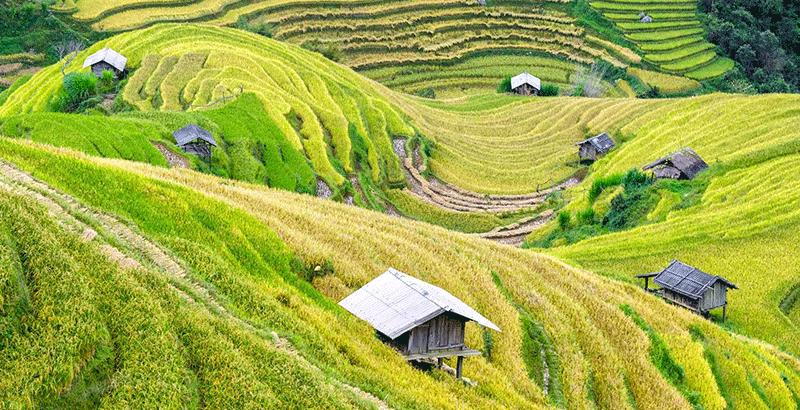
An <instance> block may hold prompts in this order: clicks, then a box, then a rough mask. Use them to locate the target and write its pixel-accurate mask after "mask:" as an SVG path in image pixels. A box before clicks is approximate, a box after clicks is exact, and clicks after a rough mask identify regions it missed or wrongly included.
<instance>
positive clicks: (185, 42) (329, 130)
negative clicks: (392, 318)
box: [0, 25, 798, 194]
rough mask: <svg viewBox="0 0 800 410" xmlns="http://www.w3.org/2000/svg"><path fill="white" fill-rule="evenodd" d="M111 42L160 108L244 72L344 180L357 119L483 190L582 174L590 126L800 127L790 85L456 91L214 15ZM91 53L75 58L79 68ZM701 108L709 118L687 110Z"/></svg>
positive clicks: (319, 160) (19, 93) (20, 96)
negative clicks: (389, 76)
mask: <svg viewBox="0 0 800 410" xmlns="http://www.w3.org/2000/svg"><path fill="white" fill-rule="evenodd" d="M104 45H110V46H113V47H117V48H119V49H120V50H121V51H123V52H125V53H127V54H128V55H129V58H130V60H129V64H130V66H131V67H136V66H139V65H141V68H139V70H138V71H136V72H135V73H134V74H133V76H132V78H131V79H130V80H129V84H128V86H127V88H126V90H125V92H124V96H125V98H126V100H128V101H130V102H132V103H134V104H137V105H139V106H140V107H143V108H148V104H149V106H150V107H152V105H153V101H154V100H155V101H156V102H159V99H160V104H157V108H160V109H169V108H177V107H185V106H187V105H188V104H205V103H207V102H210V101H213V100H215V99H217V98H219V97H222V96H223V95H230V93H233V92H236V91H238V90H239V87H240V86H241V87H243V88H244V90H245V91H246V92H253V93H255V94H256V95H258V96H259V98H260V99H261V100H262V101H264V107H265V109H266V111H267V113H268V114H269V115H270V117H271V118H272V119H273V120H274V122H275V123H276V124H277V125H278V127H279V129H280V130H281V131H282V132H283V133H284V135H285V136H286V138H287V140H288V141H290V142H291V143H292V144H293V145H294V146H295V147H296V148H298V149H300V150H303V151H304V152H305V154H306V155H307V156H308V157H309V158H310V159H311V161H312V163H313V165H314V168H315V170H316V172H317V174H318V175H321V176H323V177H325V178H326V179H327V180H329V181H330V182H331V183H332V184H335V185H338V184H340V183H341V182H342V181H343V180H344V176H343V175H342V174H341V173H339V172H338V171H337V170H335V169H334V167H333V166H332V165H331V164H332V163H331V161H332V159H331V158H333V159H335V160H336V161H338V162H339V163H340V164H341V165H342V167H343V171H344V172H345V173H347V172H350V170H351V169H352V167H354V164H353V162H352V160H351V158H352V146H351V140H350V138H349V137H348V130H349V126H350V125H351V124H352V125H353V126H355V127H356V130H357V131H358V132H359V133H360V134H361V135H364V136H368V137H369V138H367V139H366V142H367V144H368V146H367V150H368V156H369V161H370V165H375V164H377V165H378V166H372V167H371V168H372V170H373V172H381V171H380V170H381V169H385V170H386V171H385V172H386V175H387V179H388V180H389V181H399V180H402V178H403V176H402V172H401V169H400V164H399V161H397V158H396V157H395V156H394V155H393V152H392V149H391V144H390V140H389V137H390V136H391V135H413V134H414V133H415V130H418V131H419V132H420V133H421V134H422V135H423V136H424V137H426V138H427V139H429V140H431V141H432V142H433V143H434V144H433V152H434V155H433V158H432V160H431V164H430V165H431V170H432V172H434V173H435V174H436V175H438V176H439V177H441V178H442V179H444V180H446V181H447V182H450V183H453V184H455V185H458V186H460V187H462V188H464V189H468V190H472V191H476V192H484V193H505V194H521V193H529V192H532V191H534V190H536V189H537V188H543V187H545V186H547V185H551V184H552V183H553V182H555V183H558V182H560V181H562V180H564V179H566V178H567V177H569V176H570V175H571V174H573V173H574V172H575V171H576V170H577V168H575V167H574V164H571V163H572V162H574V161H575V160H576V155H575V152H576V151H575V149H574V147H573V145H572V144H574V143H575V142H576V141H580V140H582V139H584V138H585V137H586V136H587V135H594V134H598V133H600V132H603V131H608V132H609V133H611V135H613V136H615V137H616V138H617V139H619V138H620V137H624V138H626V139H627V138H629V137H634V136H640V135H644V134H645V133H647V135H650V136H649V137H648V138H651V139H652V138H654V137H657V139H656V140H652V141H653V142H652V143H653V145H652V147H670V148H672V147H675V148H678V147H680V146H683V145H689V144H690V143H691V144H693V145H694V148H695V149H700V148H705V147H709V148H710V149H711V152H710V153H709V154H708V155H711V156H712V157H714V158H716V157H717V156H719V157H720V158H721V159H725V158H726V156H730V155H735V154H738V153H743V152H747V151H751V150H756V149H759V148H763V147H764V146H765V144H769V143H772V142H780V141H786V140H789V139H791V138H794V137H793V135H794V134H793V133H792V126H791V125H787V121H785V118H784V117H786V116H788V117H789V118H792V117H791V113H792V112H793V110H794V109H795V107H796V106H797V104H798V102H797V100H796V98H795V97H792V96H782V95H776V96H758V97H749V98H745V97H739V96H728V95H709V96H702V97H697V98H691V99H663V100H662V99H659V100H630V99H589V98H568V97H561V98H546V99H526V98H521V97H512V96H497V95H485V96H479V97H474V98H472V99H470V100H469V101H467V102H464V103H453V104H446V103H440V102H431V101H425V100H421V99H418V98H415V97H411V96H408V95H403V94H400V93H396V92H393V91H390V90H388V89H386V88H385V87H382V86H380V85H378V84H376V83H374V82H371V81H369V80H366V79H364V78H363V77H360V76H358V75H357V74H355V73H354V72H352V71H350V70H348V69H346V68H344V67H342V66H339V65H336V64H333V63H331V62H330V61H328V60H326V59H324V58H322V57H320V56H318V55H316V54H313V53H309V52H306V51H304V50H301V49H299V48H297V47H294V46H289V45H285V44H283V43H279V42H275V41H273V40H269V39H265V38H263V37H261V36H257V35H254V34H249V33H245V32H242V31H238V30H232V29H225V28H215V27H210V26H200V25H158V26H154V27H151V28H148V29H145V30H143V31H139V32H132V33H125V34H120V35H118V36H115V37H112V38H111V39H109V40H106V41H105V42H101V43H98V44H96V45H94V46H93V47H92V48H90V49H89V50H86V51H85V54H83V55H81V56H79V57H78V58H77V59H76V60H75V61H82V57H83V56H85V55H87V54H88V53H90V52H92V51H94V50H95V49H97V48H99V47H102V46H104ZM200 55H203V56H205V57H204V58H205V60H204V63H203V66H202V68H200V69H197V68H196V67H195V68H194V69H192V70H179V71H175V70H174V68H175V66H176V65H179V64H189V63H188V62H189V61H191V59H192V58H195V59H202V58H203V57H200ZM233 55H235V56H236V58H237V61H239V63H238V64H237V65H236V66H233V65H230V63H229V62H228V61H229V58H233ZM77 66H78V63H75V62H73V65H72V66H71V67H70V68H69V69H70V70H74V69H76V67H77ZM170 67H171V68H170ZM57 70H58V68H57V67H55V66H53V67H49V68H47V69H45V70H43V71H42V72H40V73H38V74H36V75H35V76H34V77H33V78H32V79H31V80H30V81H28V82H27V83H25V84H24V85H23V86H21V87H19V88H18V89H16V90H15V91H14V92H13V93H11V94H10V95H9V96H8V100H7V101H6V103H5V104H3V105H2V106H1V107H0V116H8V115H12V114H18V113H26V112H32V111H33V112H36V111H42V110H44V109H45V107H46V105H47V101H48V99H49V97H50V96H51V95H52V94H53V93H55V91H56V90H57V89H58V87H59V83H60V81H59V79H60V76H59V75H55V72H56V71H57ZM188 72H191V73H194V74H193V75H191V76H190V75H188V74H187V73H188ZM178 74H180V75H178ZM137 90H138V91H137ZM156 95H158V96H159V97H158V99H156V97H155V96H156ZM742 104H744V109H746V110H752V111H753V112H757V113H760V114H759V116H758V118H759V122H757V123H756V125H753V124H752V123H751V122H750V121H752V120H753V116H752V115H749V116H747V115H740V114H738V113H740V112H742V111H741V110H742V109H743V106H742ZM762 104H769V106H770V107H771V109H770V110H766V109H764V108H763V107H765V106H762ZM194 109H202V108H194ZM689 118H694V119H696V121H695V122H687V119H689ZM709 119H712V120H709ZM298 120H299V121H298ZM686 124H692V126H691V127H687V126H686ZM733 124H735V125H733ZM412 125H413V128H412ZM653 129H657V131H656V132H652V131H651V130H653ZM695 141H696V142H695ZM745 142H747V143H746V144H745ZM328 147H330V149H329V148H328ZM652 147H651V148H652ZM329 151H330V152H329ZM625 166H627V165H625ZM373 177H375V178H377V179H380V178H379V177H380V176H379V175H373Z"/></svg>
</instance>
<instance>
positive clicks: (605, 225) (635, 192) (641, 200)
mask: <svg viewBox="0 0 800 410" xmlns="http://www.w3.org/2000/svg"><path fill="white" fill-rule="evenodd" d="M718 172H719V171H716V172H715V171H713V170H712V171H706V173H704V174H701V175H700V176H698V177H697V178H696V179H694V180H691V181H677V180H669V179H665V180H653V179H652V178H651V177H650V176H648V175H647V174H644V173H642V172H639V171H638V170H635V169H632V170H630V171H628V172H627V173H625V174H611V175H608V176H605V177H601V178H597V179H594V180H593V181H592V185H591V187H590V188H589V190H588V192H587V199H588V202H589V206H587V207H586V208H584V209H580V210H577V211H575V212H572V211H570V209H564V210H562V211H560V212H559V214H558V218H557V227H555V228H553V229H552V231H551V232H549V233H548V234H547V235H544V236H543V237H541V238H540V239H538V240H535V241H533V242H531V243H530V245H531V246H534V247H550V246H554V245H569V244H572V243H576V242H579V241H581V240H584V239H587V238H590V237H594V236H598V235H604V234H608V233H610V232H616V231H621V230H627V229H631V228H635V227H636V226H639V225H642V224H647V223H652V222H660V220H661V219H662V218H663V217H664V216H665V215H666V214H667V213H668V212H669V211H671V210H679V209H686V208H690V207H692V206H695V205H697V204H698V203H699V202H700V199H701V198H702V196H703V192H704V191H705V189H706V188H707V187H708V181H709V178H710V177H709V176H708V174H710V173H714V175H718ZM615 186H621V187H622V189H618V190H616V191H613V190H611V188H612V187H615ZM601 195H602V197H604V198H605V200H604V201H602V203H597V204H595V202H596V200H597V199H598V198H599V197H601ZM675 198H677V199H675ZM662 208H666V209H662ZM573 214H574V215H573Z"/></svg>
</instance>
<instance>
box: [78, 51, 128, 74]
mask: <svg viewBox="0 0 800 410" xmlns="http://www.w3.org/2000/svg"><path fill="white" fill-rule="evenodd" d="M101 61H105V62H106V63H108V64H111V66H112V67H114V68H116V69H117V70H119V71H123V70H125V64H127V63H128V58H127V57H125V56H123V55H122V54H120V53H118V52H116V51H114V50H112V49H110V48H108V47H106V48H104V49H102V50H100V51H98V52H96V53H94V54H92V55H90V56H89V57H86V60H83V68H86V67H89V66H92V65H95V64H97V63H99V62H101Z"/></svg>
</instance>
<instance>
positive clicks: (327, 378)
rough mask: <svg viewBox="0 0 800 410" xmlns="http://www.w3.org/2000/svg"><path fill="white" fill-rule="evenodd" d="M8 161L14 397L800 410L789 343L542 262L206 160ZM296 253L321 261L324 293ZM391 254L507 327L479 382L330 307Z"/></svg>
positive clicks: (35, 402)
mask: <svg viewBox="0 0 800 410" xmlns="http://www.w3.org/2000/svg"><path fill="white" fill-rule="evenodd" d="M0 154H2V157H3V158H4V159H5V160H6V161H11V162H13V163H15V164H16V165H18V166H19V167H21V168H22V170H24V171H30V172H32V173H33V175H35V176H36V177H37V178H39V179H40V180H39V181H37V180H32V179H31V178H30V177H29V176H27V175H26V174H25V173H24V172H21V171H18V170H16V169H15V168H14V167H11V166H9V165H7V164H4V165H2V167H0V176H1V177H0V190H2V192H3V195H2V196H0V207H2V209H3V212H2V213H0V227H2V229H0V232H2V233H3V236H2V238H3V244H4V245H3V246H2V248H0V249H2V255H3V258H4V259H5V260H7V261H10V262H11V263H8V264H4V265H2V266H3V267H4V270H3V271H2V273H3V276H2V278H3V282H1V283H3V284H4V286H3V288H2V289H3V296H4V301H8V302H7V303H11V305H8V304H4V305H3V309H4V312H8V316H7V317H8V318H9V321H5V322H4V326H6V325H8V326H11V328H10V334H11V335H12V336H11V337H12V339H11V340H10V341H9V343H8V344H7V345H6V346H8V347H7V348H5V349H4V352H6V354H4V355H2V356H0V367H2V368H3V369H7V370H8V371H9V372H7V373H5V374H7V375H8V376H9V377H4V378H3V379H2V380H1V381H0V383H1V384H0V386H2V388H0V392H1V393H2V394H3V396H4V397H3V398H4V400H6V401H8V402H10V403H20V405H21V407H29V406H46V405H55V406H58V405H70V404H71V407H76V406H85V407H95V406H97V405H102V406H104V407H106V408H116V407H119V406H120V405H122V404H124V403H130V402H137V403H141V404H144V403H149V402H152V403H155V401H156V400H157V401H158V403H159V406H160V407H162V408H166V407H170V408H172V407H174V408H178V407H190V408H200V407H216V406H220V407H226V408H239V407H246V406H267V407H281V408H374V407H380V408H386V407H389V408H400V409H402V408H464V407H469V408H493V409H495V408H532V409H536V408H555V407H568V408H586V409H590V408H601V409H633V408H636V409H663V408H674V409H691V408H696V405H701V406H703V408H706V409H723V408H725V407H726V406H729V405H728V403H731V404H733V403H735V404H736V405H737V407H739V408H767V407H768V408H781V409H795V408H796V403H795V402H794V400H793V397H794V396H796V395H797V394H798V390H800V361H798V360H797V359H796V358H795V357H793V356H790V355H787V354H785V353H782V352H781V351H780V350H778V349H776V348H775V347H773V346H770V345H767V344H763V343H760V342H757V341H753V340H749V339H746V338H742V337H738V336H734V335H732V334H730V333H728V332H727V331H724V330H722V329H721V328H719V327H718V326H716V325H714V324H712V323H710V322H708V321H706V320H703V319H701V318H699V317H697V316H694V315H691V314H688V313H687V312H685V311H683V310H679V309H676V308H672V307H669V306H667V305H666V304H664V303H663V302H661V301H659V300H657V299H655V298H653V297H652V296H650V295H647V294H645V293H644V292H642V291H640V290H638V289H636V288H634V287H632V286H629V285H625V284H621V283H618V282H614V281H610V280H608V279H604V278H602V277H600V276H597V275H594V274H592V273H590V272H587V271H583V270H579V269H574V268H571V267H568V266H566V265H564V264H562V263H560V262H558V261H556V260H554V259H552V258H550V257H547V256H543V255H539V254H535V253H531V252H527V251H522V250H517V249H514V248H511V247H507V246H502V245H497V244H493V243H490V242H487V241H485V240H482V239H478V238H472V237H469V236H465V235H461V234H456V233H452V232H449V231H446V230H442V229H438V228H435V227H431V226H428V225H424V224H420V223H416V222H411V221H403V220H398V219H396V218H391V217H387V216H383V215H380V214H376V213H374V212H370V211H365V210H360V209H356V208H351V207H347V206H345V205H341V204H335V203H330V202H329V201H322V200H319V199H316V198H313V197H310V196H304V195H297V194H292V193H289V192H286V191H275V190H270V189H266V188H264V187H259V186H253V185H247V184H237V185H236V186H232V185H230V184H224V183H222V182H224V181H222V180H219V179H217V178H214V177H209V176H204V175H202V174H198V173H194V172H186V171H176V170H168V169H165V168H156V167H152V166H149V165H145V164H141V163H132V162H127V161H122V160H103V159H98V158H88V157H85V156H83V155H81V154H72V153H68V152H64V151H62V152H61V153H55V152H53V151H51V150H49V149H43V148H38V147H33V146H30V145H27V144H25V143H20V142H12V141H9V140H0ZM98 186H102V187H104V188H103V189H97V187H98ZM166 202H168V203H169V204H170V206H163V205H164V203H166ZM114 214H116V215H119V216H120V217H119V218H118V217H114V216H113V215H114ZM11 215H13V216H14V217H13V218H11ZM177 220H180V221H181V223H175V221H177ZM273 232H274V233H273ZM276 234H277V235H276ZM281 242H283V243H281ZM284 243H285V245H284ZM55 249H59V250H60V251H58V252H55V251H54V250H55ZM398 249H403V251H402V252H398ZM292 254H294V255H295V256H297V257H299V258H301V259H302V260H303V261H304V263H303V264H304V265H305V266H307V267H309V272H313V271H314V269H313V267H314V266H316V265H318V264H321V263H323V262H325V261H327V263H325V264H326V265H327V266H330V268H328V270H326V271H325V273H324V274H322V275H319V274H317V275H316V276H305V278H307V279H309V280H311V281H312V282H311V283H312V284H313V288H312V287H311V286H309V285H308V283H306V282H305V281H304V279H303V278H302V277H303V275H308V274H307V273H304V272H305V271H304V268H300V267H298V266H297V265H296V264H292V263H291V260H292V258H293V256H292ZM45 266H49V267H50V268H47V269H45V268H44V267H45ZM389 266H393V267H395V268H398V269H400V270H403V271H405V272H408V273H409V274H412V275H414V276H417V277H420V278H421V279H424V280H427V281H430V282H433V283H434V284H436V285H438V286H442V287H444V288H446V289H448V290H449V291H451V292H452V293H453V294H455V295H456V296H458V297H460V298H462V299H463V300H465V301H466V302H468V303H469V304H471V305H473V306H475V307H476V309H478V310H479V311H480V312H482V313H483V314H484V315H486V316H487V317H489V318H491V320H493V321H494V322H495V323H497V324H498V325H499V326H500V327H501V328H502V330H503V332H502V333H495V334H492V336H491V339H489V338H488V337H487V336H485V335H484V332H483V331H482V330H481V329H479V328H478V327H477V326H472V325H468V327H467V342H468V343H469V345H470V346H475V347H478V348H480V349H484V350H490V351H491V354H490V355H489V354H487V355H486V356H485V357H477V358H469V359H467V361H466V363H465V368H464V369H465V371H464V373H465V376H467V377H469V378H471V379H472V380H475V381H477V382H478V386H479V387H477V388H475V387H471V386H469V385H465V384H462V383H457V382H456V381H455V380H454V379H452V378H451V377H450V376H447V375H445V374H444V373H442V372H440V371H433V372H421V371H417V370H413V369H412V368H411V367H410V366H408V365H407V364H406V363H405V362H404V361H403V360H402V359H401V358H400V357H399V356H398V355H397V354H396V353H395V352H393V351H392V350H391V349H389V348H387V347H386V346H384V345H383V344H382V343H381V342H380V341H379V340H377V338H375V337H374V336H373V331H372V329H371V328H370V327H369V326H368V325H367V324H365V323H362V322H360V321H359V320H358V319H356V318H354V317H353V316H352V315H350V314H348V313H347V312H345V311H343V310H342V309H340V308H339V307H338V306H336V304H335V303H334V302H336V301H338V300H339V299H340V298H341V297H343V296H345V295H346V294H348V293H349V292H351V291H352V290H353V289H355V288H356V287H358V286H359V285H361V284H363V283H365V282H366V281H368V280H369V279H371V278H372V277H374V276H376V275H378V274H379V273H381V272H382V271H383V269H385V268H387V267H389ZM89 272H92V273H91V274H89ZM298 274H299V275H301V276H298ZM56 279H57V280H56ZM67 287H69V292H67V291H66V289H67ZM28 295H36V297H30V296H28ZM64 297H68V298H69V299H68V300H69V301H70V302H71V303H63V300H64V299H63V298H64ZM26 315H29V316H26ZM732 317H733V319H734V320H737V318H738V316H734V315H732ZM23 322H24V323H26V325H25V326H26V329H28V330H27V331H25V332H22V331H19V330H17V329H20V328H19V327H15V326H21V325H20V324H21V323H23ZM273 332H274V333H273ZM4 334H9V333H4ZM489 340H491V343H490V344H489V343H488V341H489ZM12 346H13V347H12ZM37 352H42V353H46V355H44V356H42V355H38V354H36V353H37ZM156 352H157V353H158V354H155V353H156ZM9 353H13V354H9ZM45 362H46V363H47V366H41V365H39V363H45ZM30 380H35V382H34V383H31V382H29V381H30ZM97 386H104V387H103V388H97ZM69 400H72V401H69ZM25 403H29V404H27V405H26V404H25ZM384 406H385V407H384Z"/></svg>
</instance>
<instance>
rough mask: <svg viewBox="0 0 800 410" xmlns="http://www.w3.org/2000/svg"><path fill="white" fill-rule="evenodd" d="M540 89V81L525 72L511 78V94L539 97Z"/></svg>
mask: <svg viewBox="0 0 800 410" xmlns="http://www.w3.org/2000/svg"><path fill="white" fill-rule="evenodd" d="M541 89H542V80H540V79H539V78H538V77H534V76H532V75H530V74H528V73H527V72H524V73H522V74H519V75H515V76H514V77H512V78H511V92H513V93H514V94H519V95H534V96H536V95H539V91H541Z"/></svg>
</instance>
